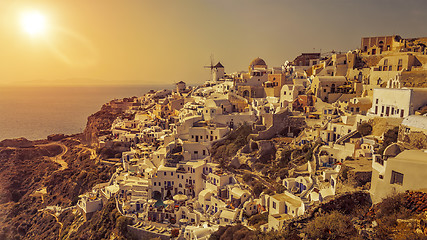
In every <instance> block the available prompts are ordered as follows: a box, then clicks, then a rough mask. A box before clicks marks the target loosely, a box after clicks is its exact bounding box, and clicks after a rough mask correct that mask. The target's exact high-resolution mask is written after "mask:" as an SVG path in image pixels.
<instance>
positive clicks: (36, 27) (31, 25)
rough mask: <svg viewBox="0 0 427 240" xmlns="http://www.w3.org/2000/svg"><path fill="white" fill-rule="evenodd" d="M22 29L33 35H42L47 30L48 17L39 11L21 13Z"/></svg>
mask: <svg viewBox="0 0 427 240" xmlns="http://www.w3.org/2000/svg"><path fill="white" fill-rule="evenodd" d="M21 26H22V29H23V30H24V31H25V32H26V33H28V34H29V35H31V36H35V35H41V34H43V33H44V32H45V31H46V17H45V16H44V15H43V14H41V13H40V12H38V11H29V12H25V13H23V14H22V15H21Z"/></svg>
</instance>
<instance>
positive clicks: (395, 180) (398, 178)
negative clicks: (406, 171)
mask: <svg viewBox="0 0 427 240" xmlns="http://www.w3.org/2000/svg"><path fill="white" fill-rule="evenodd" d="M390 184H399V185H402V184H403V174H402V173H399V172H396V171H391V179H390Z"/></svg>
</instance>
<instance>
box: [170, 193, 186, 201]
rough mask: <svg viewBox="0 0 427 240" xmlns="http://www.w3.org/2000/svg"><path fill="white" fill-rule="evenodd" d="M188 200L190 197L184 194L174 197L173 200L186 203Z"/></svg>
mask: <svg viewBox="0 0 427 240" xmlns="http://www.w3.org/2000/svg"><path fill="white" fill-rule="evenodd" d="M187 199H188V197H187V196H186V195H184V194H177V195H175V196H173V200H175V201H185V200H187Z"/></svg>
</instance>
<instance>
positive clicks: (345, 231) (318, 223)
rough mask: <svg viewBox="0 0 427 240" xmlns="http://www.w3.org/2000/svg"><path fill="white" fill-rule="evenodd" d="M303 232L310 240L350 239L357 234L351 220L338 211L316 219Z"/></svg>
mask: <svg viewBox="0 0 427 240" xmlns="http://www.w3.org/2000/svg"><path fill="white" fill-rule="evenodd" d="M303 231H304V232H305V233H306V234H307V237H308V239H349V238H351V236H355V235H356V234H357V231H356V229H355V228H354V226H353V224H352V223H351V221H350V218H349V217H348V216H346V215H343V214H341V213H339V212H337V211H333V212H331V213H329V214H326V215H324V216H321V217H317V218H315V219H314V220H312V221H310V222H309V223H308V224H307V226H306V227H305V228H304V230H303Z"/></svg>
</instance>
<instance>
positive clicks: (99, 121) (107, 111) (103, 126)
mask: <svg viewBox="0 0 427 240" xmlns="http://www.w3.org/2000/svg"><path fill="white" fill-rule="evenodd" d="M121 115H123V112H122V111H121V110H120V109H113V108H111V107H110V106H109V105H108V104H104V105H103V106H102V107H101V110H99V111H98V112H96V113H94V114H92V115H90V116H89V117H88V119H87V124H86V128H85V130H84V131H83V139H84V141H85V142H86V143H88V144H91V145H94V144H97V143H98V137H99V136H101V135H105V134H107V133H108V132H109V131H110V129H111V125H112V124H113V122H114V120H115V119H116V118H117V117H119V116H121Z"/></svg>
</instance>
